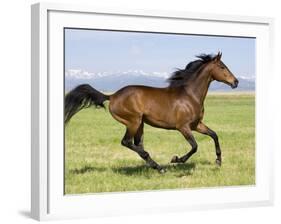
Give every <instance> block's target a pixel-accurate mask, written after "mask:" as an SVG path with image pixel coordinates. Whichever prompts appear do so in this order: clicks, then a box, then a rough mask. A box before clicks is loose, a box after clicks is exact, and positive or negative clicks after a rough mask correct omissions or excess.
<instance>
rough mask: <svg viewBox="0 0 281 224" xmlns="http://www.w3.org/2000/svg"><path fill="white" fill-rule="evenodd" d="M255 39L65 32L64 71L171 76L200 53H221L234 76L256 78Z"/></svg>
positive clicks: (107, 32) (93, 31)
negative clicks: (159, 73) (169, 74)
mask: <svg viewBox="0 0 281 224" xmlns="http://www.w3.org/2000/svg"><path fill="white" fill-rule="evenodd" d="M255 41H256V40H255V39H254V38H241V37H239V38H238V37H222V36H200V35H186V34H184V35H179V34H166V33H165V34H159V33H143V32H120V31H99V30H85V29H65V69H66V70H68V69H82V70H84V71H88V72H93V73H96V72H115V71H116V72H124V71H128V70H142V71H145V72H168V73H172V72H173V71H175V70H176V69H178V68H180V69H181V68H184V67H185V66H186V65H187V64H188V63H189V62H190V61H193V60H195V59H196V55H200V54H203V53H205V54H216V53H217V52H218V51H221V52H222V61H223V62H224V63H225V64H226V65H227V66H228V68H229V69H230V70H231V71H232V73H233V74H234V75H235V76H238V77H239V76H240V77H241V76H244V77H254V76H255Z"/></svg>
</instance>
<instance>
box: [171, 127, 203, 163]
mask: <svg viewBox="0 0 281 224" xmlns="http://www.w3.org/2000/svg"><path fill="white" fill-rule="evenodd" d="M179 131H180V132H181V133H182V134H183V136H184V137H185V139H186V140H187V141H188V142H189V144H190V145H191V150H190V151H189V152H188V153H187V154H185V155H184V156H182V157H180V158H179V157H178V156H174V157H173V158H172V160H171V163H185V162H186V161H187V160H188V159H189V157H190V156H192V155H193V154H194V153H195V152H196V151H197V147H198V146H197V143H196V141H195V138H194V136H193V134H192V132H191V130H190V128H189V127H183V128H181V129H179Z"/></svg>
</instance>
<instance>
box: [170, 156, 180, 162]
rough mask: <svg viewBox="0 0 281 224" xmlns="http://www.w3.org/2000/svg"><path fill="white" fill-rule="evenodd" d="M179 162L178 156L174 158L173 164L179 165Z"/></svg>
mask: <svg viewBox="0 0 281 224" xmlns="http://www.w3.org/2000/svg"><path fill="white" fill-rule="evenodd" d="M178 162H179V157H178V156H173V158H172V160H171V163H178Z"/></svg>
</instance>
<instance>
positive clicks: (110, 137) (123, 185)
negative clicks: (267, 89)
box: [65, 93, 255, 194]
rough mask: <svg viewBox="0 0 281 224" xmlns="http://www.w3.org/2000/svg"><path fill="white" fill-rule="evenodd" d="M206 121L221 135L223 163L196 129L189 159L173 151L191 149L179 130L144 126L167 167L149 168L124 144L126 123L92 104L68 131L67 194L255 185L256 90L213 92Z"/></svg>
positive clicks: (146, 136)
mask: <svg viewBox="0 0 281 224" xmlns="http://www.w3.org/2000/svg"><path fill="white" fill-rule="evenodd" d="M204 122H205V124H207V125H208V126H209V127H210V128H212V129H213V130H215V131H216V132H217V134H218V136H219V140H220V144H221V149H222V159H223V163H222V166H221V167H217V166H216V164H215V158H216V156H215V147H214V143H213V141H212V139H211V138H210V137H208V136H204V135H201V134H198V133H195V132H194V135H195V138H196V140H197V143H198V151H197V153H195V154H194V155H193V156H192V157H191V158H190V159H189V160H188V161H187V163H185V164H178V165H173V164H170V160H171V158H172V157H173V156H174V155H179V156H182V155H184V154H185V153H186V152H187V151H189V150H190V146H189V144H188V143H187V142H186V141H185V139H184V138H183V136H182V135H181V134H180V133H179V132H178V131H167V130H163V129H156V128H152V127H150V126H148V125H145V129H144V146H145V149H146V150H147V151H148V152H149V153H150V155H151V157H152V158H153V159H155V160H156V161H157V162H158V163H160V164H161V165H163V166H164V167H165V168H166V170H167V172H166V173H165V174H159V173H158V172H157V171H155V170H153V169H150V168H148V167H147V166H146V165H145V163H144V161H143V160H142V159H141V158H140V157H139V156H138V155H137V154H136V153H134V152H133V151H131V150H129V149H127V148H124V147H123V146H121V145H120V141H121V139H122V137H123V135H124V132H125V127H124V126H123V125H122V124H120V123H118V122H117V121H115V120H114V119H113V118H112V117H111V115H110V113H109V111H108V110H104V109H95V108H89V109H85V110H82V111H81V112H79V113H78V114H77V115H75V116H74V117H73V118H72V120H71V121H70V123H69V124H68V126H67V127H66V131H65V193H66V194H79V193H94V192H120V191H140V190H159V189H177V188H194V187H214V186H235V185H253V184H255V98H254V95H253V94H249V93H243V94H237V93H236V94H210V95H209V96H208V97H207V99H206V101H205V117H204Z"/></svg>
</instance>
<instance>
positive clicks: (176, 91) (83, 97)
mask: <svg viewBox="0 0 281 224" xmlns="http://www.w3.org/2000/svg"><path fill="white" fill-rule="evenodd" d="M221 57H222V53H220V52H219V53H218V54H217V55H206V54H202V55H199V56H197V60H195V61H192V62H190V63H189V64H187V66H186V67H185V69H182V70H177V71H175V72H174V73H173V74H172V75H171V77H170V78H169V79H168V82H169V85H168V87H166V88H155V87H149V86H141V85H130V86H125V87H123V88H122V89H120V90H118V91H117V92H115V93H114V94H112V95H105V94H103V93H101V92H99V91H97V90H96V89H94V88H93V87H91V86H90V85H88V84H83V85H79V86H77V87H76V88H74V89H73V90H71V91H70V92H69V93H68V94H67V95H66V97H65V124H66V123H67V122H69V120H70V119H71V117H72V116H73V115H74V114H76V113H77V112H78V111H80V110H81V109H83V108H87V107H90V106H97V107H105V106H104V102H105V101H106V100H109V111H110V113H111V115H112V117H113V118H115V119H116V120H117V121H119V122H120V123H122V124H124V125H125V126H126V133H125V135H124V137H123V139H122V141H121V144H122V145H123V146H125V147H127V148H129V149H131V150H133V151H135V152H136V153H137V154H138V155H139V156H140V157H141V158H142V159H143V160H145V161H146V163H147V164H148V165H149V166H150V167H152V168H153V169H157V170H158V171H159V172H160V173H163V172H165V169H163V168H162V167H161V166H160V165H159V164H158V163H156V162H155V161H154V160H153V159H152V158H151V157H150V155H149V153H148V152H146V151H145V150H144V146H143V127H144V123H146V124H148V125H151V126H153V127H157V128H163V129H170V130H178V131H179V132H180V133H182V135H183V136H184V137H185V139H186V141H187V142H188V143H189V144H190V145H191V150H190V151H189V152H188V153H186V154H185V155H183V156H182V157H178V156H174V157H173V158H172V160H171V163H185V162H186V161H187V160H188V159H189V158H190V156H191V155H192V154H194V153H195V152H196V151H197V143H196V141H195V138H194V136H193V134H192V131H197V132H199V133H202V134H205V135H208V136H210V137H211V138H212V139H213V140H214V143H215V149H216V163H217V164H218V165H221V163H222V158H221V149H220V144H219V140H218V136H217V134H216V132H214V131H213V130H211V129H210V128H208V127H207V126H206V125H205V124H204V123H203V121H202V120H203V116H204V100H205V97H206V95H207V92H208V88H209V86H210V83H211V82H212V81H213V80H216V81H219V82H223V83H225V84H227V85H229V86H231V87H232V88H236V87H237V86H238V79H237V78H236V77H235V76H234V75H233V74H232V73H231V71H230V70H229V69H228V68H227V66H226V65H225V64H224V63H223V62H222V61H221Z"/></svg>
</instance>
